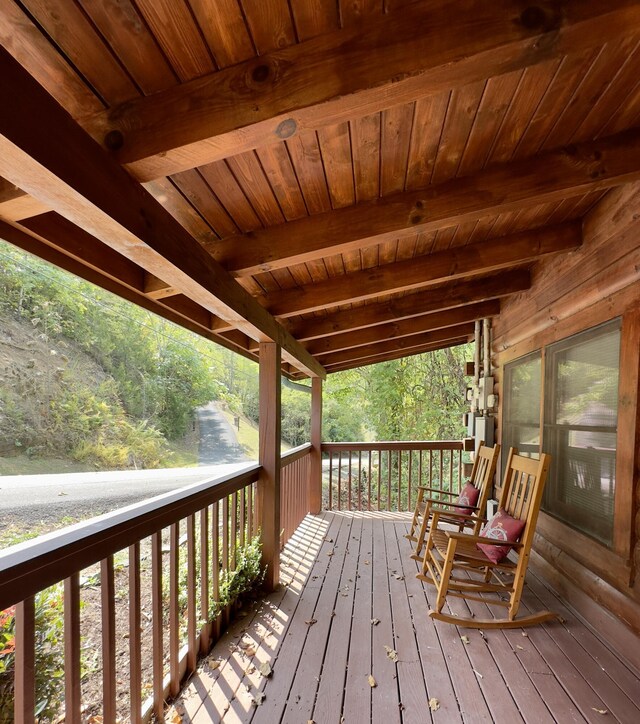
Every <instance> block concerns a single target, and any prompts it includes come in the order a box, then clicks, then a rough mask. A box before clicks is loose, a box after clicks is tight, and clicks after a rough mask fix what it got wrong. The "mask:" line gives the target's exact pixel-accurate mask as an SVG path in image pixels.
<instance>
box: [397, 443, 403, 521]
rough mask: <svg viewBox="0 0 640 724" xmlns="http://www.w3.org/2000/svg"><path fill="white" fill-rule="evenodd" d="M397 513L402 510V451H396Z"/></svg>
mask: <svg viewBox="0 0 640 724" xmlns="http://www.w3.org/2000/svg"><path fill="white" fill-rule="evenodd" d="M397 507H398V511H400V510H402V450H398V506H397Z"/></svg>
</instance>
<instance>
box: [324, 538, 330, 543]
mask: <svg viewBox="0 0 640 724" xmlns="http://www.w3.org/2000/svg"><path fill="white" fill-rule="evenodd" d="M322 540H323V541H324V542H325V543H333V538H323V539H322Z"/></svg>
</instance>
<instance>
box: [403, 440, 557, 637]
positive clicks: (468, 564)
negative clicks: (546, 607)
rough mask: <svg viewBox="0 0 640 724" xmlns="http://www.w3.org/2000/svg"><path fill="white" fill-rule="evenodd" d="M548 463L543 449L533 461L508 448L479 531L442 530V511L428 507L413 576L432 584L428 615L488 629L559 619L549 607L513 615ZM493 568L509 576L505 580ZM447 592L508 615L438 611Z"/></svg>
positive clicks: (547, 457)
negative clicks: (490, 512) (494, 498)
mask: <svg viewBox="0 0 640 724" xmlns="http://www.w3.org/2000/svg"><path fill="white" fill-rule="evenodd" d="M549 462H550V457H549V455H546V454H544V453H543V454H542V455H541V456H540V460H532V459H530V458H525V457H522V456H520V455H516V454H514V451H513V449H511V450H510V452H509V459H508V461H507V468H506V471H505V476H504V483H503V488H502V495H501V496H500V506H499V508H500V509H499V511H498V513H497V515H496V516H495V517H494V518H493V519H492V521H489V523H488V524H487V525H486V526H485V528H483V530H482V532H481V534H480V535H470V534H468V533H463V532H451V531H446V530H443V529H442V528H440V527H439V526H438V523H439V520H440V516H441V515H442V513H441V511H440V510H433V509H432V513H433V520H432V524H431V529H430V533H429V538H428V540H427V544H426V548H425V553H424V557H423V562H422V571H421V573H419V574H417V577H418V578H419V579H420V580H422V581H426V582H427V583H430V584H432V585H434V586H436V587H437V591H438V592H437V598H436V603H435V607H434V609H432V610H430V611H429V616H430V617H431V618H433V619H437V620H439V621H445V622H446V623H453V624H455V625H458V626H463V627H467V628H479V629H488V628H519V627H521V626H531V625H534V624H538V623H542V622H543V621H549V620H551V619H553V618H557V617H558V616H557V614H555V613H552V612H551V611H540V612H538V613H532V614H529V615H527V616H524V617H521V618H519V619H516V614H517V613H518V608H519V606H520V599H521V596H522V589H523V586H524V578H525V574H526V570H527V566H528V563H529V555H530V552H531V545H532V543H533V535H534V532H535V527H536V521H537V519H538V511H539V509H540V502H541V500H542V492H543V489H544V484H545V480H546V477H547V472H548V470H549ZM444 515H445V516H446V515H447V514H446V513H444ZM518 531H521V533H520V534H518ZM511 549H514V550H515V551H517V561H515V562H514V561H512V560H510V559H509V558H507V557H506V556H507V554H508V553H509V551H510V550H511ZM501 556H503V557H501ZM498 572H500V573H501V574H508V578H507V580H506V581H505V580H504V579H503V576H502V575H501V576H500V577H499V576H498V575H497V574H498ZM478 576H479V577H478ZM492 579H493V582H492ZM482 594H494V595H482ZM498 594H508V597H509V598H508V600H504V599H503V598H501V597H500V596H499V595H498ZM448 596H455V597H458V598H464V599H468V600H471V601H481V602H482V603H485V604H488V605H495V606H502V607H506V608H507V610H508V614H507V618H504V619H498V618H489V619H484V620H481V619H478V618H465V617H461V616H453V615H449V614H446V613H443V612H442V608H443V606H444V603H445V601H446V599H447V597H448Z"/></svg>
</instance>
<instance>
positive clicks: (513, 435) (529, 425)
mask: <svg viewBox="0 0 640 724" xmlns="http://www.w3.org/2000/svg"><path fill="white" fill-rule="evenodd" d="M540 365H541V359H540V352H534V353H533V354H529V355H527V356H526V357H522V358H520V359H518V360H516V361H515V362H511V363H510V364H508V365H506V366H505V368H504V378H505V379H504V389H505V402H504V404H505V408H504V414H503V430H502V468H503V471H504V468H505V467H506V464H507V456H508V453H509V448H510V447H515V448H517V450H518V453H519V454H520V455H525V456H526V457H533V458H538V457H539V456H540V387H541V370H540Z"/></svg>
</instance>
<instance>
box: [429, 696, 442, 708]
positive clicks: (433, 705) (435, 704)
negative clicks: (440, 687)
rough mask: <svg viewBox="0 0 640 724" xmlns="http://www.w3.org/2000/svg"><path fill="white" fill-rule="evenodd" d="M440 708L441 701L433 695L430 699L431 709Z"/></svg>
mask: <svg viewBox="0 0 640 724" xmlns="http://www.w3.org/2000/svg"><path fill="white" fill-rule="evenodd" d="M439 708H440V702H439V701H438V700H437V699H436V698H435V697H431V699H429V709H431V711H438V709H439Z"/></svg>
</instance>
